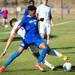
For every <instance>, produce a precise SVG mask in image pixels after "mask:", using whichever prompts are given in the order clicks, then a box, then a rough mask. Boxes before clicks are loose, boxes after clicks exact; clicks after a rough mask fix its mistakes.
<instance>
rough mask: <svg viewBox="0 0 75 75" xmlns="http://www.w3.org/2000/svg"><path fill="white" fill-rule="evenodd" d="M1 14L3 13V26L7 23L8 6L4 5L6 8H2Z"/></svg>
mask: <svg viewBox="0 0 75 75" xmlns="http://www.w3.org/2000/svg"><path fill="white" fill-rule="evenodd" d="M0 14H2V20H3V21H2V26H3V27H4V26H5V25H6V23H7V18H8V10H7V9H6V7H4V10H2V11H1V12H0Z"/></svg>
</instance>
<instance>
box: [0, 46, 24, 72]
mask: <svg viewBox="0 0 75 75" xmlns="http://www.w3.org/2000/svg"><path fill="white" fill-rule="evenodd" d="M23 50H24V49H23V48H21V47H19V49H18V51H16V52H15V53H14V54H12V55H11V56H10V57H9V59H8V60H7V61H6V63H5V64H4V65H3V66H2V67H1V68H0V72H3V71H4V70H5V68H6V67H7V66H8V65H9V64H10V63H11V62H12V61H13V60H14V59H15V58H16V57H18V56H19V55H20V54H21V53H22V52H23Z"/></svg>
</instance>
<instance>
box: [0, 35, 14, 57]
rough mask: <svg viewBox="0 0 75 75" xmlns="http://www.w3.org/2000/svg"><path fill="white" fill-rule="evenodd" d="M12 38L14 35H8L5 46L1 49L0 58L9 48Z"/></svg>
mask: <svg viewBox="0 0 75 75" xmlns="http://www.w3.org/2000/svg"><path fill="white" fill-rule="evenodd" d="M13 38H14V35H10V37H9V39H8V41H7V43H6V47H5V49H4V51H3V53H2V54H1V55H0V58H2V56H4V55H5V54H6V51H7V49H8V48H9V46H10V44H11V43H12V40H13Z"/></svg>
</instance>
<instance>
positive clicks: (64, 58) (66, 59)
mask: <svg viewBox="0 0 75 75" xmlns="http://www.w3.org/2000/svg"><path fill="white" fill-rule="evenodd" d="M60 58H62V59H63V60H65V61H69V59H68V57H67V56H64V55H63V54H60Z"/></svg>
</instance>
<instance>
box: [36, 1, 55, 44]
mask: <svg viewBox="0 0 75 75" xmlns="http://www.w3.org/2000/svg"><path fill="white" fill-rule="evenodd" d="M47 2H48V0H42V4H41V5H39V6H38V7H37V10H36V16H37V17H39V18H44V21H42V22H41V21H40V27H39V28H40V29H39V32H40V35H41V36H42V38H44V36H45V34H46V35H47V37H46V42H47V44H49V39H50V33H51V25H52V28H54V23H53V20H52V15H51V7H50V6H49V5H47ZM50 23H51V24H50Z"/></svg>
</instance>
